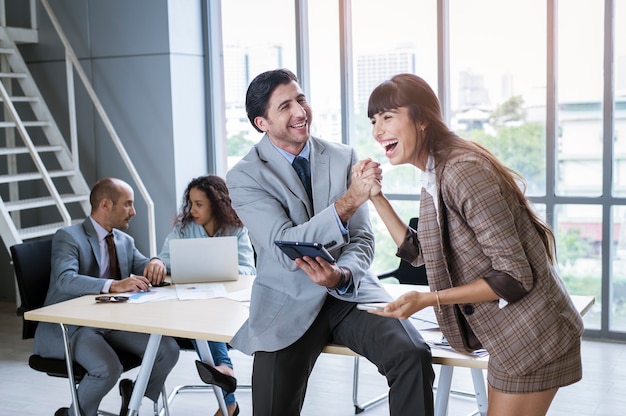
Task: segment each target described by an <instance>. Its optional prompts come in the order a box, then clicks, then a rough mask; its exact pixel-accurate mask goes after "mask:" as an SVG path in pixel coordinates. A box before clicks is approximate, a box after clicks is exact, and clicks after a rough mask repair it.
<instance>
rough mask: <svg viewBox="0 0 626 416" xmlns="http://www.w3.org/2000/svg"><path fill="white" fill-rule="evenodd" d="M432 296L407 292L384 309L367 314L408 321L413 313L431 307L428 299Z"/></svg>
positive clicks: (427, 293) (424, 293) (425, 293)
mask: <svg viewBox="0 0 626 416" xmlns="http://www.w3.org/2000/svg"><path fill="white" fill-rule="evenodd" d="M432 295H433V293H431V292H408V293H405V294H404V295H402V296H400V297H399V298H398V299H396V300H394V301H393V302H389V303H388V304H387V306H385V308H384V309H379V310H372V311H368V312H369V313H373V314H375V315H380V316H386V317H388V318H399V319H408V318H409V317H410V316H411V315H413V314H414V313H415V312H418V311H421V310H422V309H424V308H425V307H427V306H432V304H431V303H430V299H429V298H430V297H431V296H432Z"/></svg>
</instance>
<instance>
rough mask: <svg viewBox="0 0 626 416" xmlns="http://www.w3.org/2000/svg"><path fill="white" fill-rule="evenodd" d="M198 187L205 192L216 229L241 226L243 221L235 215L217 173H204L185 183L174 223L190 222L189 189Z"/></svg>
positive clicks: (224, 185) (225, 189)
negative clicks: (185, 186) (181, 200)
mask: <svg viewBox="0 0 626 416" xmlns="http://www.w3.org/2000/svg"><path fill="white" fill-rule="evenodd" d="M194 188H195V189H199V190H201V191H202V192H204V193H205V194H206V197H207V198H208V199H209V201H210V203H211V209H212V213H213V217H215V222H216V225H217V227H218V229H221V228H223V227H227V226H231V227H243V223H242V222H241V220H240V219H239V217H238V216H237V213H236V212H235V210H234V209H233V207H232V205H231V200H230V195H229V194H228V188H227V187H226V182H225V181H224V179H222V178H220V177H219V176H217V175H206V176H199V177H197V178H194V179H192V180H191V182H189V184H188V185H187V189H186V190H185V193H184V194H183V202H182V205H181V208H180V212H179V213H178V215H177V216H176V221H175V223H179V222H180V223H182V224H183V225H185V224H187V223H189V222H192V221H193V219H192V218H191V201H190V200H189V191H191V190H192V189H194Z"/></svg>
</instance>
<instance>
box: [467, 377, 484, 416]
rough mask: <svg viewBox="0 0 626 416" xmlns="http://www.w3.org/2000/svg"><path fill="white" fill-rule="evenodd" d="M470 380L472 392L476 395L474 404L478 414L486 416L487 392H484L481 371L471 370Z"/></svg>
mask: <svg viewBox="0 0 626 416" xmlns="http://www.w3.org/2000/svg"><path fill="white" fill-rule="evenodd" d="M471 372H472V380H473V381H474V392H475V393H476V404H477V405H478V412H479V413H480V415H481V416H485V415H486V414H487V403H488V400H487V390H485V379H484V378H483V370H481V369H480V368H472V369H471Z"/></svg>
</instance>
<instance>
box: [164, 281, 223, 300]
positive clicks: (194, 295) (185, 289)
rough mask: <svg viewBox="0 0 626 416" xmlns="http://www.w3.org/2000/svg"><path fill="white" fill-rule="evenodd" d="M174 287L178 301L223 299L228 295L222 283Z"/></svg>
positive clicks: (190, 284)
mask: <svg viewBox="0 0 626 416" xmlns="http://www.w3.org/2000/svg"><path fill="white" fill-rule="evenodd" d="M174 287H175V288H176V296H177V297H178V299H179V300H191V299H212V298H223V297H226V295H227V294H228V293H227V292H226V288H225V287H224V285H223V284H222V283H189V284H178V285H174Z"/></svg>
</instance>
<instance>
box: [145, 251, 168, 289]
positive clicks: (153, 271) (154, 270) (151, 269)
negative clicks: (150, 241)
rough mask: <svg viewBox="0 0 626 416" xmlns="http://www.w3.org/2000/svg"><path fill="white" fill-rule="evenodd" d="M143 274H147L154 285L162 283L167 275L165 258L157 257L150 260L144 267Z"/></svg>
mask: <svg viewBox="0 0 626 416" xmlns="http://www.w3.org/2000/svg"><path fill="white" fill-rule="evenodd" d="M143 275H144V276H146V277H147V278H148V280H149V281H150V283H152V284H153V285H159V284H161V282H163V281H164V280H165V276H166V275H167V269H166V268H165V263H163V260H161V259H159V258H156V257H154V258H152V259H150V262H149V263H148V264H146V267H145V268H144V269H143Z"/></svg>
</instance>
